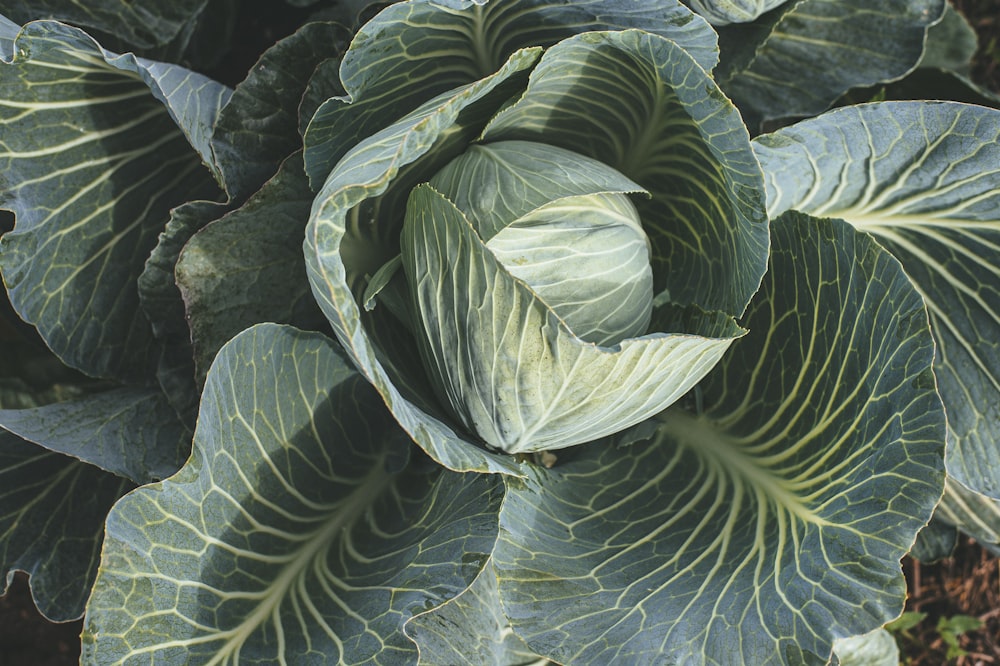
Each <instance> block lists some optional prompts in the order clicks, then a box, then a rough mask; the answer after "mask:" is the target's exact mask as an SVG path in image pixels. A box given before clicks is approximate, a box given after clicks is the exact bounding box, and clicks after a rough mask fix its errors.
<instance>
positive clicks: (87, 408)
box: [0, 387, 191, 484]
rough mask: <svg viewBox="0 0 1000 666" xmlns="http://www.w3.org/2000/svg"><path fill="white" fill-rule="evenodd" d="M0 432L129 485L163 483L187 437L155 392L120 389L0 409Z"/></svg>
mask: <svg viewBox="0 0 1000 666" xmlns="http://www.w3.org/2000/svg"><path fill="white" fill-rule="evenodd" d="M0 428H2V429H4V430H8V431H10V432H12V433H14V434H16V435H18V436H20V437H21V438H22V439H25V440H27V441H29V442H34V443H35V444H38V445H39V446H42V447H44V448H46V449H48V450H49V451H54V452H56V453H62V454H65V455H68V456H72V457H74V458H77V459H79V460H82V461H83V462H87V463H90V464H91V465H94V466H95V467H98V468H100V469H103V470H105V471H107V472H111V473H113V474H117V475H118V476H122V477H125V478H127V479H130V480H131V481H132V482H134V483H135V484H143V483H148V482H150V481H158V480H160V479H163V478H166V477H168V476H170V475H171V474H173V473H174V472H176V471H177V470H178V469H179V468H180V466H181V464H183V462H184V460H185V458H187V455H188V451H189V448H190V443H191V433H190V432H189V431H188V430H187V428H186V427H185V426H184V424H183V423H182V422H181V421H180V419H179V418H178V416H177V413H176V412H175V411H174V410H173V409H172V408H171V406H170V404H169V403H168V402H167V400H166V398H165V397H164V395H163V393H162V392H160V391H159V390H158V389H147V388H136V387H123V388H117V389H111V390H108V391H104V392H101V393H93V394H89V395H85V396H82V397H79V398H76V399H75V400H67V401H65V402H59V403H54V404H51V405H43V406H41V407H34V408H31V409H0Z"/></svg>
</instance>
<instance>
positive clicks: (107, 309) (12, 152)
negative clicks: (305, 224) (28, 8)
mask: <svg viewBox="0 0 1000 666" xmlns="http://www.w3.org/2000/svg"><path fill="white" fill-rule="evenodd" d="M13 51H14V53H13V60H12V61H11V62H10V63H6V62H3V63H0V90H2V91H3V92H2V93H0V98H2V99H0V120H2V122H3V125H4V131H3V133H2V135H0V192H2V194H0V206H3V207H4V208H7V209H10V210H13V211H14V213H15V214H16V216H17V221H16V226H15V227H14V230H13V231H10V232H8V233H6V234H4V236H3V239H2V240H0V268H2V270H3V277H4V282H5V283H6V286H7V289H8V291H9V294H10V299H11V302H12V303H13V305H14V307H15V309H16V310H17V311H18V313H19V314H20V315H21V316H22V317H23V318H24V319H25V320H26V321H28V322H30V323H31V324H33V325H35V326H36V327H37V328H38V330H39V332H40V333H41V335H42V337H43V338H44V339H45V341H46V343H47V344H48V345H49V346H50V347H51V348H52V349H53V351H55V352H56V354H57V355H59V357H60V358H61V359H62V360H63V361H64V362H65V363H67V364H68V365H70V366H73V367H75V368H78V369H80V370H83V371H84V372H86V373H88V374H92V375H96V376H102V377H112V378H116V379H120V380H123V381H129V382H136V383H143V382H148V381H149V380H150V378H151V377H153V376H154V372H155V368H156V365H157V363H158V356H159V354H160V353H161V350H160V345H159V344H158V342H157V341H156V340H155V338H154V336H153V334H152V331H151V329H150V325H149V322H148V321H146V318H145V317H144V315H143V312H142V310H141V309H140V308H139V303H138V294H137V290H136V284H135V282H136V279H137V278H138V276H139V274H140V273H141V272H142V270H143V267H144V263H145V261H146V258H147V257H148V256H149V253H150V251H151V250H152V249H153V247H155V245H156V240H157V234H159V233H160V231H162V229H163V226H164V225H165V224H166V222H167V217H168V211H169V209H170V208H172V207H174V206H176V205H178V204H180V203H182V202H184V201H187V200H189V199H192V198H200V197H212V196H215V195H216V193H217V189H216V186H215V184H214V182H213V179H212V177H211V175H210V174H209V172H208V171H206V169H205V167H204V166H203V160H204V162H206V163H211V161H210V157H211V151H210V147H209V133H210V131H211V127H212V125H213V123H214V119H215V116H216V115H217V113H218V110H219V107H221V105H222V104H223V103H224V102H225V100H226V99H227V98H228V96H229V94H230V91H229V89H228V88H225V87H223V86H221V85H219V84H216V83H214V82H212V81H211V80H209V79H207V78H205V77H203V76H201V75H198V74H195V73H193V72H191V71H189V70H186V69H183V68H181V67H178V66H175V65H168V64H163V63H155V62H152V61H147V60H143V59H141V58H136V57H135V56H133V55H131V54H126V55H120V56H119V55H116V54H113V53H109V52H107V51H105V50H104V49H102V48H101V47H100V46H99V45H97V44H96V43H95V42H94V41H93V40H92V39H91V38H90V37H88V36H87V35H86V34H85V33H83V32H82V31H80V30H79V29H77V28H71V27H69V26H65V25H63V24H61V23H57V22H54V21H39V22H35V23H31V24H29V25H28V26H26V27H25V28H24V29H23V30H22V32H21V33H20V34H19V35H18V37H17V39H16V40H15V41H14V43H13Z"/></svg>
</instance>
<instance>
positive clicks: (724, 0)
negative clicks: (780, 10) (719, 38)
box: [688, 0, 788, 25]
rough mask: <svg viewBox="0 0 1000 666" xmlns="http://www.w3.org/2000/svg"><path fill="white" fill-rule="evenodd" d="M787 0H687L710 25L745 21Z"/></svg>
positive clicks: (751, 19)
mask: <svg viewBox="0 0 1000 666" xmlns="http://www.w3.org/2000/svg"><path fill="white" fill-rule="evenodd" d="M786 2H788V0H688V4H689V5H691V8H692V9H693V10H695V11H696V12H698V13H699V14H701V15H702V16H704V17H705V18H706V19H708V21H709V23H711V24H712V25H728V24H730V23H746V22H748V21H753V20H754V19H756V18H757V17H758V16H760V15H761V14H763V13H765V12H769V11H771V10H772V9H774V8H775V7H780V6H781V5H783V4H785V3H786Z"/></svg>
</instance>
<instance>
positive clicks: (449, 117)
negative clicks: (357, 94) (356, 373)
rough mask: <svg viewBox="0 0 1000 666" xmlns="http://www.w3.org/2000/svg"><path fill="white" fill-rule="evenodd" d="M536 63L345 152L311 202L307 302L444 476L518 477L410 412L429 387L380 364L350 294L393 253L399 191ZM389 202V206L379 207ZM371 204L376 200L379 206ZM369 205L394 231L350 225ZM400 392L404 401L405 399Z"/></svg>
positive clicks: (519, 61) (445, 156)
mask: <svg viewBox="0 0 1000 666" xmlns="http://www.w3.org/2000/svg"><path fill="white" fill-rule="evenodd" d="M538 55H539V53H538V50H537V49H533V50H526V51H519V52H517V53H515V54H514V55H513V56H511V59H510V60H509V61H508V62H507V63H506V64H505V65H504V67H502V68H501V69H500V70H499V71H498V72H497V73H496V74H494V75H492V76H489V77H486V78H485V79H483V80H482V81H478V82H476V83H474V84H471V85H469V86H467V87H465V88H461V89H458V90H456V91H453V92H450V93H446V94H445V95H442V96H441V97H439V98H437V99H434V100H431V101H430V102H428V103H427V104H425V105H424V106H423V107H421V108H420V109H418V110H417V111H416V112H414V113H413V114H410V115H409V116H407V117H406V118H404V119H403V120H401V121H399V122H397V123H396V124H394V125H392V126H390V127H388V128H386V129H385V130H383V131H381V132H379V133H377V134H375V135H373V136H372V137H370V138H368V139H367V140H365V141H364V142H362V143H360V144H359V145H357V146H355V147H354V148H352V149H351V150H350V152H349V153H348V154H347V156H345V158H344V159H343V160H342V161H341V163H340V164H339V165H338V168H337V169H336V170H335V171H334V172H333V173H331V174H330V178H329V179H328V180H327V182H326V185H325V186H324V187H323V190H322V191H321V192H320V193H319V195H318V196H317V198H316V202H315V203H314V205H313V209H312V214H311V217H310V221H309V225H308V227H307V228H306V240H305V256H306V270H307V272H308V275H309V281H310V284H311V285H312V291H313V296H314V297H315V298H316V300H317V302H318V303H319V305H320V307H321V308H322V309H323V312H324V314H325V315H326V316H327V318H328V319H329V320H330V323H331V324H332V325H333V328H334V331H335V332H336V333H337V335H338V337H339V338H340V341H341V343H342V344H344V346H345V347H346V348H347V350H348V353H350V354H351V356H352V357H353V358H354V360H355V363H357V364H358V365H359V366H360V367H361V368H363V371H364V372H365V373H366V375H367V376H368V377H369V378H370V379H371V381H372V383H373V384H374V385H375V387H376V389H377V390H378V391H379V393H380V394H381V395H382V396H383V399H384V400H385V401H386V404H387V405H388V406H389V409H390V410H391V411H392V413H393V415H394V416H395V417H396V419H397V420H398V421H399V422H400V424H401V425H402V426H403V428H404V429H405V430H406V431H407V432H409V433H410V435H411V436H412V437H414V439H415V440H416V441H417V443H418V444H419V445H420V446H421V447H423V448H424V450H426V451H427V452H428V453H429V454H430V455H431V456H432V457H433V458H434V459H435V460H437V461H439V462H440V463H441V464H443V465H445V466H446V467H448V468H450V469H456V470H470V471H471V470H474V471H494V472H506V473H513V474H519V473H520V472H519V467H518V465H517V464H516V463H515V462H514V461H513V460H512V459H510V458H509V457H506V456H499V455H493V454H491V453H489V452H487V451H485V450H484V449H482V448H480V447H478V446H475V445H473V444H471V443H469V442H467V441H466V440H465V439H463V438H462V437H461V436H460V435H459V434H457V433H455V431H454V430H453V429H452V427H450V426H448V425H447V424H446V423H444V422H443V421H442V420H441V419H438V418H436V417H435V416H432V415H430V414H428V413H427V412H426V411H425V410H422V409H420V407H419V406H417V404H415V403H419V402H420V401H421V400H423V401H426V400H427V393H429V388H430V387H429V386H428V385H427V384H426V382H424V384H423V385H421V386H415V387H409V386H408V385H407V384H406V383H405V376H404V375H402V374H401V373H399V372H395V368H394V367H392V366H391V365H389V364H390V363H391V362H393V359H392V358H389V357H387V356H386V355H385V354H380V352H381V351H382V350H383V349H384V348H385V346H386V345H387V344H389V343H386V342H383V341H382V340H380V339H375V340H373V339H372V338H370V337H369V334H368V332H367V331H366V329H365V328H364V327H363V323H362V314H361V311H360V308H359V307H358V303H357V301H355V296H354V292H353V291H352V288H353V289H358V287H359V286H361V287H362V288H361V289H359V292H360V291H363V281H364V278H365V276H366V275H373V274H375V272H376V271H377V270H378V269H379V268H381V266H382V265H383V264H384V263H386V262H387V261H388V260H389V259H391V258H392V256H393V255H394V254H395V253H396V252H398V245H397V243H398V240H397V239H392V238H391V235H392V234H393V233H395V234H396V235H397V236H398V233H399V229H398V225H399V223H400V222H401V219H402V214H403V212H404V209H403V208H402V206H405V202H406V196H407V195H408V192H409V188H408V187H406V186H407V185H409V186H410V187H412V186H413V185H415V184H416V183H415V182H413V181H414V180H426V179H427V178H429V177H430V176H431V175H433V174H434V173H435V172H436V171H437V170H438V169H439V168H440V167H442V166H444V164H446V163H447V162H448V161H450V160H451V159H452V158H454V157H455V156H456V155H457V154H459V153H460V152H461V151H462V150H464V148H465V145H466V144H467V142H469V141H471V140H472V139H473V138H475V136H476V135H477V134H479V132H480V131H481V130H482V127H483V126H484V125H485V124H486V122H487V120H488V119H489V118H490V116H492V114H493V113H494V111H495V110H496V108H497V106H498V105H499V104H501V103H502V102H503V101H504V100H506V99H508V98H509V97H510V94H511V90H510V89H509V87H507V86H506V85H505V84H507V83H508V82H509V81H515V82H518V81H519V79H518V77H519V76H521V74H522V73H523V71H524V70H525V69H527V68H529V67H531V66H532V65H534V63H535V61H536V60H537V58H538ZM308 139H309V137H308V136H307V137H306V141H307V142H308ZM307 150H308V145H307ZM400 182H401V183H402V186H400V185H399V183H400ZM390 187H392V188H394V189H390ZM387 190H388V193H387ZM400 193H401V194H400ZM393 194H395V195H396V196H397V197H398V201H392V200H388V201H387V198H388V197H389V195H393ZM380 196H381V197H382V199H378V197H380ZM371 200H376V201H377V203H378V207H380V208H381V209H382V210H383V214H385V210H386V209H392V207H393V206H394V205H398V206H399V208H398V210H399V215H398V217H399V218H400V219H399V220H396V219H395V217H396V216H395V215H391V214H390V215H387V216H386V217H387V218H388V221H389V222H388V224H396V225H397V227H396V228H395V229H393V228H391V227H388V228H382V227H380V226H379V225H376V224H364V225H361V224H359V219H360V218H361V217H362V216H371V215H372V214H373V209H374V206H373V204H372V203H371ZM383 237H384V238H383ZM397 325H398V322H397ZM373 329H375V327H373ZM416 352H417V350H416V347H414V346H413V345H412V343H411V345H410V348H409V354H408V356H409V359H405V358H404V359H402V360H401V361H400V362H406V361H407V360H409V362H410V363H419V358H415V357H416V355H417V354H416ZM401 356H403V355H401V354H397V355H396V356H395V358H396V359H400V357H401ZM387 366H388V367H387ZM417 372H418V373H422V370H418V371H417ZM402 391H406V393H405V395H404V393H403V392H402ZM421 406H422V405H421Z"/></svg>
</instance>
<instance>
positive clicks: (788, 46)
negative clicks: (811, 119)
mask: <svg viewBox="0 0 1000 666" xmlns="http://www.w3.org/2000/svg"><path fill="white" fill-rule="evenodd" d="M945 4H946V3H945V0H884V1H883V2H879V3H872V2H869V0H797V1H796V2H790V3H787V4H786V5H784V6H783V7H782V8H780V9H779V10H777V11H775V12H774V13H772V14H768V15H767V16H764V17H762V18H761V19H760V21H758V22H756V23H754V24H752V25H751V26H750V27H747V28H743V27H742V26H733V28H731V29H730V30H729V32H728V33H726V32H724V33H723V34H722V35H721V36H720V44H721V46H722V52H723V63H722V65H721V66H720V68H719V69H720V71H719V74H718V75H717V78H718V80H719V85H720V86H722V89H723V90H725V91H726V94H727V95H729V96H730V97H732V99H733V101H734V102H736V105H737V106H738V107H740V110H741V111H742V112H743V114H744V116H746V118H747V119H748V124H750V125H751V126H753V125H755V124H758V123H760V122H762V121H766V120H770V119H777V118H798V117H802V116H812V115H816V114H817V113H820V112H822V111H824V110H825V109H827V108H828V107H829V106H830V105H831V104H832V103H833V102H834V101H835V100H836V99H837V98H838V97H840V96H841V95H842V94H844V93H845V92H847V91H848V90H850V89H851V88H856V87H860V86H868V85H872V84H875V83H883V82H886V81H893V80H895V79H898V78H900V77H902V76H904V75H906V74H907V73H908V72H910V71H911V70H912V69H913V68H914V67H916V66H917V63H918V62H919V60H920V58H921V57H922V55H923V52H924V40H925V38H926V35H927V29H928V27H929V26H931V25H933V24H934V23H935V22H937V21H938V20H939V19H940V18H941V15H942V13H943V12H944V9H945Z"/></svg>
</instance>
